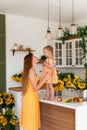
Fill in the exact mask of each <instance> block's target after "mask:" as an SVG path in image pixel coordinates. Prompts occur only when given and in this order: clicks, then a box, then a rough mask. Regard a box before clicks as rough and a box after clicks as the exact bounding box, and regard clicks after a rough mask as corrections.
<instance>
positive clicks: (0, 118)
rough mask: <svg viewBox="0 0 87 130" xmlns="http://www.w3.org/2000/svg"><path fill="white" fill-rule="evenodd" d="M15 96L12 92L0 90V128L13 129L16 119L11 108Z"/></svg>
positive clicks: (4, 129) (2, 129)
mask: <svg viewBox="0 0 87 130" xmlns="http://www.w3.org/2000/svg"><path fill="white" fill-rule="evenodd" d="M14 105H15V98H14V96H13V95H12V94H9V93H6V92H0V129H1V130H15V127H16V123H17V121H18V119H17V116H16V115H15V110H14V109H13V107H14Z"/></svg>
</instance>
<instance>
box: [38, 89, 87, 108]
mask: <svg viewBox="0 0 87 130" xmlns="http://www.w3.org/2000/svg"><path fill="white" fill-rule="evenodd" d="M38 95H39V101H40V102H43V103H48V104H52V105H57V106H62V107H67V108H71V109H77V108H78V107H83V106H87V101H83V102H73V103H70V102H69V103H65V100H66V99H67V98H70V96H67V95H62V102H58V101H57V98H58V96H55V98H54V100H53V101H49V100H44V97H45V90H39V91H38Z"/></svg>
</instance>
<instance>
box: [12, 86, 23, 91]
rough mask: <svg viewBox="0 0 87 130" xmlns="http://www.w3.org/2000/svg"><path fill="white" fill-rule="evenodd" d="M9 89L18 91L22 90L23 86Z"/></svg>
mask: <svg viewBox="0 0 87 130" xmlns="http://www.w3.org/2000/svg"><path fill="white" fill-rule="evenodd" d="M9 90H12V91H16V92H21V91H22V87H10V88H9Z"/></svg>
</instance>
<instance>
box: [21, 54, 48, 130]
mask: <svg viewBox="0 0 87 130" xmlns="http://www.w3.org/2000/svg"><path fill="white" fill-rule="evenodd" d="M37 62H38V59H37V57H35V56H34V55H33V54H32V53H30V54H28V55H26V56H25V58H24V72H23V85H22V95H23V99H22V108H21V117H20V125H22V127H23V129H24V130H38V129H39V128H40V110H39V99H38V94H37V90H38V89H39V88H41V86H42V85H43V84H44V83H45V82H46V80H47V79H48V78H49V74H48V73H47V74H46V75H45V77H43V79H42V80H41V81H38V79H37V75H36V72H35V66H36V63H37Z"/></svg>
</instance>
